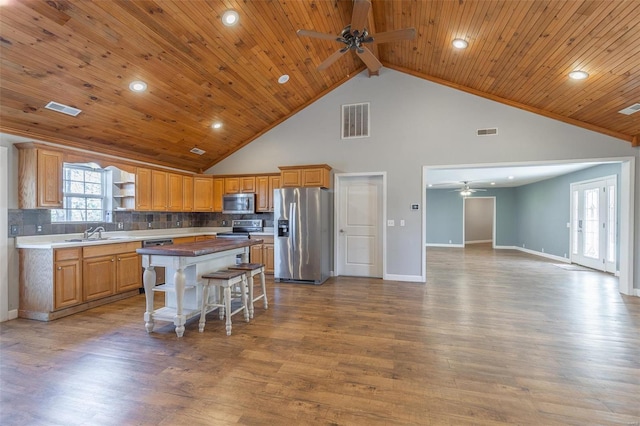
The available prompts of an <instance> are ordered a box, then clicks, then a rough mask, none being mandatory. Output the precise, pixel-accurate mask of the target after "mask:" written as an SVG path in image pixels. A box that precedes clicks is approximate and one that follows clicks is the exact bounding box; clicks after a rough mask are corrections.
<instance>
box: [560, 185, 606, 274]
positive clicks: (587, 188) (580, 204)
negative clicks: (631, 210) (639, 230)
mask: <svg viewBox="0 0 640 426" xmlns="http://www.w3.org/2000/svg"><path fill="white" fill-rule="evenodd" d="M616 193H617V188H616V178H615V177H609V178H604V179H601V180H595V181H589V182H583V183H576V184H572V185H571V261H572V262H573V263H578V264H580V265H584V266H587V267H589V268H593V269H598V270H601V271H606V272H615V270H616V232H617V230H616V222H617V221H616V217H617V212H616V196H617V194H616Z"/></svg>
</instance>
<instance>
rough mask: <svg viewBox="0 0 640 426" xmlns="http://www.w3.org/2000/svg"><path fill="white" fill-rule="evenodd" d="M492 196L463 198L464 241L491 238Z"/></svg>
mask: <svg viewBox="0 0 640 426" xmlns="http://www.w3.org/2000/svg"><path fill="white" fill-rule="evenodd" d="M494 200H495V199H494V198H477V197H468V198H466V199H465V200H464V242H465V243H468V242H474V241H492V240H493V204H494Z"/></svg>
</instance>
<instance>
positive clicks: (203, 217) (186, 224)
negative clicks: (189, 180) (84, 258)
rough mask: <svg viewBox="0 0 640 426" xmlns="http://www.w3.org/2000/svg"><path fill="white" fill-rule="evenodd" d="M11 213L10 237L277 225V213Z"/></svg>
mask: <svg viewBox="0 0 640 426" xmlns="http://www.w3.org/2000/svg"><path fill="white" fill-rule="evenodd" d="M8 213H9V232H8V234H9V237H21V236H28V235H49V234H75V233H80V232H84V231H85V230H86V229H87V228H90V227H96V226H103V227H104V228H105V229H106V230H107V231H138V230H145V229H170V228H200V227H217V226H231V221H232V220H233V219H262V220H263V221H264V226H265V227H272V226H273V213H257V214H242V215H240V214H233V215H231V214H223V213H194V212H140V211H114V212H113V222H87V223H51V213H50V210H46V209H37V210H20V209H9V211H8Z"/></svg>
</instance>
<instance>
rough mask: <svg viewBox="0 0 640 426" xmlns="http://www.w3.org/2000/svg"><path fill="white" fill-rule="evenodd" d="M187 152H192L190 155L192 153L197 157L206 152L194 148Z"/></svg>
mask: <svg viewBox="0 0 640 426" xmlns="http://www.w3.org/2000/svg"><path fill="white" fill-rule="evenodd" d="M189 152H192V153H194V154H198V155H202V154H204V153H205V152H206V151H204V150H202V149H200V148H195V147H194V148H191V151H189Z"/></svg>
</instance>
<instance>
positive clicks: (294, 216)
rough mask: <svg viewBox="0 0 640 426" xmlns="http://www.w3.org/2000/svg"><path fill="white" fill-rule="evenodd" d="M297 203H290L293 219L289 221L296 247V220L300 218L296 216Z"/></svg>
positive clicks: (292, 244)
mask: <svg viewBox="0 0 640 426" xmlns="http://www.w3.org/2000/svg"><path fill="white" fill-rule="evenodd" d="M296 205H297V203H291V204H289V217H290V218H291V221H290V223H289V228H290V229H289V235H291V246H292V247H296V232H297V226H296V221H297V220H298V218H297V217H296Z"/></svg>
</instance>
